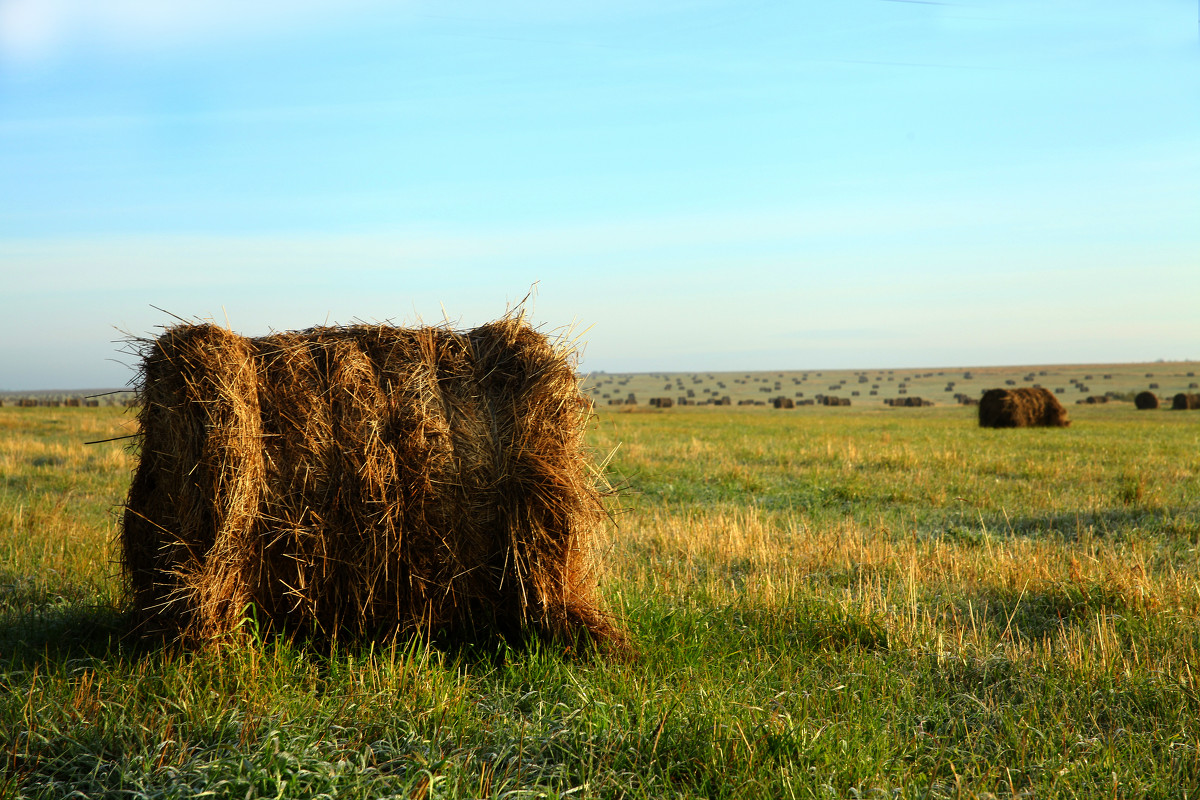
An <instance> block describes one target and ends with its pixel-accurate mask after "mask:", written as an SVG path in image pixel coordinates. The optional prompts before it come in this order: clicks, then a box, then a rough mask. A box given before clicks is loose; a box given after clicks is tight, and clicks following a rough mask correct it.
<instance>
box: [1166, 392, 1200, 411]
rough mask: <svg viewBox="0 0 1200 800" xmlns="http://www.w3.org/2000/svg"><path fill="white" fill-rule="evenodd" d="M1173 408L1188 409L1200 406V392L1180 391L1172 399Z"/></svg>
mask: <svg viewBox="0 0 1200 800" xmlns="http://www.w3.org/2000/svg"><path fill="white" fill-rule="evenodd" d="M1171 408H1172V409H1173V410H1175V411H1188V410H1191V409H1196V408H1200V394H1188V393H1187V392H1180V393H1179V394H1177V395H1175V397H1174V398H1172V400H1171Z"/></svg>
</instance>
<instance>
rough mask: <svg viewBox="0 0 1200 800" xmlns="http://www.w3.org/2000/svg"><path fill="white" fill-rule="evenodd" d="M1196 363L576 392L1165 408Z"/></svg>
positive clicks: (619, 398)
mask: <svg viewBox="0 0 1200 800" xmlns="http://www.w3.org/2000/svg"><path fill="white" fill-rule="evenodd" d="M1198 376H1200V362H1194V361H1173V362H1161V363H1155V364H1074V365H1073V364H1055V365H1048V366H1047V365H1043V366H1008V367H937V368H927V369H871V370H790V371H789V370H776V371H766V372H641V373H605V372H597V373H592V374H590V375H588V376H587V378H586V380H585V381H584V384H583V386H584V390H585V391H586V392H587V393H588V395H589V396H590V397H591V398H592V400H593V401H594V402H595V403H596V405H597V406H607V405H616V404H624V403H626V401H628V400H629V396H630V395H633V398H634V399H635V400H636V401H637V404H638V405H647V404H649V401H650V400H651V399H652V398H656V397H666V398H670V399H671V401H672V403H674V404H680V403H681V401H686V403H687V404H689V405H690V404H694V405H706V404H711V401H713V400H716V399H720V398H722V397H729V398H730V401H731V404H732V405H737V404H738V403H739V402H747V401H757V402H760V403H764V404H766V405H770V404H771V400H772V399H773V398H776V397H787V398H791V399H792V400H793V401H800V400H811V399H814V398H816V397H818V396H822V395H826V396H830V397H840V398H843V399H845V400H849V401H850V403H851V405H856V406H857V405H863V406H879V405H882V404H883V402H884V400H887V399H890V398H896V397H920V398H922V399H923V400H927V401H930V402H932V403H933V404H934V405H954V404H956V403H957V402H958V401H957V400H956V397H955V396H956V395H960V394H961V395H966V396H967V397H972V398H975V399H979V396H980V395H981V394H983V392H985V391H987V390H988V389H994V388H1007V387H1013V386H1041V387H1044V388H1046V389H1048V390H1050V391H1052V392H1054V394H1055V395H1056V396H1057V397H1058V399H1059V401H1060V402H1062V403H1063V405H1073V404H1076V403H1078V402H1079V401H1081V400H1086V399H1087V398H1088V397H1092V396H1096V397H1108V398H1110V399H1123V400H1126V401H1131V400H1132V399H1133V395H1135V394H1136V393H1138V392H1141V391H1151V392H1154V393H1155V394H1156V395H1158V396H1159V397H1160V398H1161V399H1162V400H1163V401H1165V402H1166V405H1167V406H1168V407H1170V405H1171V398H1172V397H1174V395H1176V394H1178V393H1180V392H1184V393H1197V392H1200V377H1198Z"/></svg>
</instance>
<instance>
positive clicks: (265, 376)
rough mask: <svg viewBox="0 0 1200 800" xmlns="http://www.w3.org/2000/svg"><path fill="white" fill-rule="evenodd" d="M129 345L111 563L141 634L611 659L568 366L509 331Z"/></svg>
mask: <svg viewBox="0 0 1200 800" xmlns="http://www.w3.org/2000/svg"><path fill="white" fill-rule="evenodd" d="M142 345H143V351H142V360H141V367H140V373H139V385H138V394H139V397H140V400H141V411H140V413H139V417H138V419H139V422H140V425H141V437H142V438H141V446H140V461H139V464H138V468H137V471H136V473H135V476H134V479H133V483H132V485H131V487H130V490H129V496H128V500H127V502H126V509H125V514H124V519H123V524H122V530H121V547H122V564H123V567H124V571H125V575H126V577H127V581H128V590H129V593H130V601H131V605H132V606H133V609H134V610H135V611H136V612H137V613H138V614H139V616H140V617H141V619H142V622H143V624H144V625H145V627H146V629H147V630H153V631H160V632H163V633H167V634H176V635H179V636H181V637H182V638H183V639H185V640H186V641H190V642H194V643H204V642H208V641H212V640H215V639H218V638H222V637H226V636H229V635H232V634H234V633H235V632H236V631H238V629H239V628H241V627H242V626H243V622H244V621H245V620H246V619H247V618H248V616H250V615H253V616H254V618H255V619H256V620H257V623H258V625H259V628H260V630H268V631H280V632H285V633H288V634H299V635H303V636H312V637H316V638H319V639H333V638H337V637H343V638H361V637H371V638H390V637H394V636H398V635H406V634H409V633H414V632H429V633H431V634H432V635H434V636H435V637H436V636H438V635H439V634H441V635H444V636H445V637H447V638H450V639H459V640H461V639H476V638H480V637H492V636H496V635H499V636H501V637H503V638H505V639H507V640H509V641H512V642H521V641H525V640H527V639H528V638H530V636H531V635H534V636H542V637H548V638H552V639H555V640H560V641H564V642H570V643H575V642H578V641H580V640H583V639H590V640H592V641H594V642H596V643H599V644H609V645H612V646H614V647H620V646H623V642H624V637H623V635H622V633H621V631H620V630H619V628H618V627H617V626H616V625H614V623H613V622H612V620H611V619H610V618H609V617H608V616H606V615H605V614H604V613H602V611H601V610H600V608H599V605H598V599H597V594H596V569H595V567H596V561H595V552H594V547H595V541H596V534H597V533H598V530H599V526H601V525H602V524H603V523H604V520H605V518H606V513H605V511H604V509H603V506H602V501H601V492H600V491H599V489H598V487H597V486H596V484H595V482H594V478H593V477H592V474H593V473H592V471H591V470H590V469H589V466H588V463H587V461H588V459H587V455H586V450H585V447H584V441H583V436H584V427H585V422H586V420H587V419H588V410H587V404H586V403H585V402H584V398H583V396H582V394H581V393H580V391H579V388H578V384H577V380H576V375H575V370H574V354H573V353H572V352H571V351H570V350H568V349H567V348H566V347H564V346H560V345H558V344H555V343H552V342H550V341H549V340H547V338H546V337H545V336H543V335H542V334H540V333H537V332H536V331H534V330H533V329H532V328H531V327H529V326H528V325H527V324H526V323H525V322H524V321H523V320H522V319H521V318H520V317H506V318H504V319H502V320H500V321H498V322H494V323H491V324H489V325H484V326H482V327H480V328H476V329H475V330H472V331H468V332H456V331H452V330H449V329H447V328H433V327H423V328H412V329H404V328H396V327H391V326H383V325H373V326H368V325H361V326H353V327H321V328H313V329H310V330H307V331H303V332H292V333H279V334H273V335H270V336H264V337H261V338H245V337H242V336H238V335H236V334H234V333H232V332H230V331H228V330H224V329H222V328H219V327H216V326H213V325H207V324H196V325H180V326H177V327H174V328H170V329H168V330H167V331H166V332H165V333H164V334H163V335H162V336H160V337H159V338H158V339H156V340H149V341H145V342H143V343H142Z"/></svg>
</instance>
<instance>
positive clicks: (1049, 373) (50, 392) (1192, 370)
mask: <svg viewBox="0 0 1200 800" xmlns="http://www.w3.org/2000/svg"><path fill="white" fill-rule="evenodd" d="M964 372H970V373H972V374H974V373H978V374H979V375H980V376H982V377H987V378H989V379H999V380H1001V381H1003V380H1006V379H1012V378H1013V377H1014V376H1019V377H1024V376H1026V375H1028V374H1030V373H1031V372H1032V373H1033V374H1035V375H1037V374H1038V373H1043V372H1044V373H1046V375H1039V377H1061V378H1067V379H1069V378H1070V377H1074V376H1076V375H1087V374H1092V375H1095V374H1096V373H1100V374H1101V375H1103V374H1105V373H1109V374H1112V375H1113V376H1114V379H1116V380H1117V381H1118V382H1120V383H1121V385H1123V386H1124V385H1136V384H1137V383H1138V382H1139V381H1142V382H1146V383H1149V382H1154V381H1155V378H1158V379H1159V382H1160V383H1161V380H1162V379H1163V378H1165V379H1167V380H1174V382H1175V383H1174V384H1172V385H1175V384H1180V383H1183V384H1184V387H1183V388H1180V389H1178V390H1177V391H1185V390H1186V383H1188V382H1191V381H1184V380H1183V379H1185V378H1195V377H1196V376H1197V375H1200V359H1198V360H1184V361H1168V360H1158V361H1130V362H1096V363H1061V364H1058V363H1042V364H992V365H975V366H968V365H954V366H945V365H942V366H929V365H926V366H912V367H870V368H852V367H838V368H832V369H831V368H811V369H801V368H787V369H759V370H728V369H726V370H692V371H688V370H648V371H641V372H630V371H623V372H617V371H606V370H579V376H580V379H581V381H582V382H583V386H584V388H585V390H589V389H592V388H594V387H595V385H596V384H597V382H599V381H601V380H604V381H609V380H612V381H622V380H625V379H628V380H630V381H633V380H637V381H639V383H638V384H637V385H638V386H639V387H642V386H645V387H646V388H647V389H648V388H651V387H652V386H653V385H654V384H655V383H656V382H658V383H663V382H661V381H657V378H658V377H659V376H662V377H664V378H668V377H669V378H672V379H674V378H678V377H681V376H693V377H695V376H712V377H713V378H714V379H715V380H727V379H732V378H735V377H740V378H746V377H749V378H751V379H754V378H761V379H765V378H768V377H782V378H785V379H790V378H792V377H793V376H797V375H809V376H822V377H825V378H831V379H834V380H841V379H842V378H848V377H857V376H861V375H866V376H882V377H883V378H884V380H885V382H886V377H887V376H888V375H891V376H893V377H895V376H909V377H910V380H911V379H912V376H926V375H931V377H933V376H936V377H939V378H943V377H944V378H947V379H951V380H953V379H955V376H956V374H957V375H961V374H962V373H964ZM1147 373H1151V375H1153V376H1154V377H1150V375H1147ZM926 383H927V385H928V386H930V387H934V388H939V387H938V386H937V382H936V381H933V382H928V381H927V382H926ZM1110 383H1111V382H1110V381H1105V380H1104V379H1103V378H1101V379H1100V380H1099V381H1098V382H1096V388H1098V389H1100V390H1101V391H1100V393H1103V391H1106V390H1107V389H1104V388H1102V387H1106V386H1109V385H1110ZM922 385H926V384H922ZM854 388H857V387H854ZM1143 388H1149V387H1143ZM1162 391H1163V392H1168V391H1169V387H1162ZM133 393H134V390H133V388H132V386H131V385H129V384H126V385H124V386H120V387H107V388H105V387H82V388H80V387H75V388H63V387H59V388H39V389H7V388H3V387H0V402H4V401H6V400H10V399H12V400H15V399H19V398H23V397H33V398H59V399H66V398H74V397H80V398H82V397H87V396H91V397H98V398H100V399H101V400H102V401H103V400H104V399H105V398H110V399H113V400H114V401H115V402H119V401H121V400H123V399H125V398H127V397H131V396H132V395H133ZM881 396H882V395H881ZM930 399H933V400H935V402H936V401H938V400H940V399H941V398H937V397H931V398H930Z"/></svg>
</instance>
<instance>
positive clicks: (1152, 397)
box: [1133, 392, 1158, 411]
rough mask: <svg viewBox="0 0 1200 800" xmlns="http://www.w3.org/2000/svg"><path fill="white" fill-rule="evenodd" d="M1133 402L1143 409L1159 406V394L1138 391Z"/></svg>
mask: <svg viewBox="0 0 1200 800" xmlns="http://www.w3.org/2000/svg"><path fill="white" fill-rule="evenodd" d="M1133 404H1134V405H1135V406H1137V407H1138V408H1139V409H1141V410H1143V411H1146V410H1150V409H1154V408H1158V395H1156V394H1155V393H1154V392H1138V393H1137V394H1136V395H1135V396H1134V398H1133Z"/></svg>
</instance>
